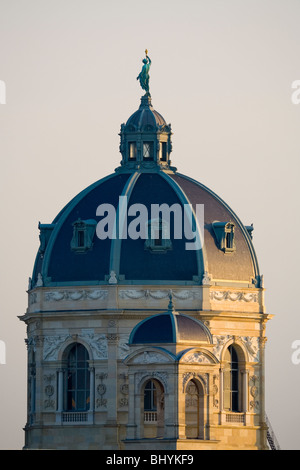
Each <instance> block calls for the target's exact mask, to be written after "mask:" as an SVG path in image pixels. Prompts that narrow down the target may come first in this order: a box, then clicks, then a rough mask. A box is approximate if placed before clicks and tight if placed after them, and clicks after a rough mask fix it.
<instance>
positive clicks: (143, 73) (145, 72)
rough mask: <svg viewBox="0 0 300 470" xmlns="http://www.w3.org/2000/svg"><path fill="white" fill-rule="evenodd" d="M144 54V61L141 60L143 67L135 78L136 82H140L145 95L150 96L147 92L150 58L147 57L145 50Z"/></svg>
mask: <svg viewBox="0 0 300 470" xmlns="http://www.w3.org/2000/svg"><path fill="white" fill-rule="evenodd" d="M145 53H146V59H143V64H144V65H143V67H142V71H141V73H140V74H139V76H138V77H137V80H139V81H140V85H141V87H142V89H143V90H145V91H146V94H147V95H150V92H149V78H150V77H149V69H150V65H151V60H150V57H148V55H147V54H148V51H147V49H146V50H145Z"/></svg>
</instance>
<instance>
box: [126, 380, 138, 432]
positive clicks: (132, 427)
mask: <svg viewBox="0 0 300 470" xmlns="http://www.w3.org/2000/svg"><path fill="white" fill-rule="evenodd" d="M128 380H129V389H128V392H129V397H128V424H127V436H126V437H127V439H136V430H137V424H136V422H135V389H134V374H130V375H129V378H128Z"/></svg>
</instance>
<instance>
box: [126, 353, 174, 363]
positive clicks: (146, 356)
mask: <svg viewBox="0 0 300 470" xmlns="http://www.w3.org/2000/svg"><path fill="white" fill-rule="evenodd" d="M159 362H169V360H168V359H167V358H166V356H163V355H162V354H160V353H156V352H152V351H144V352H142V353H141V354H138V355H137V356H136V357H135V358H134V359H133V361H132V363H133V364H156V363H159Z"/></svg>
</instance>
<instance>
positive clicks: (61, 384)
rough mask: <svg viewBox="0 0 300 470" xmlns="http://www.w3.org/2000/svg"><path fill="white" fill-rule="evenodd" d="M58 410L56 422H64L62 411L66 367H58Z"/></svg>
mask: <svg viewBox="0 0 300 470" xmlns="http://www.w3.org/2000/svg"><path fill="white" fill-rule="evenodd" d="M57 381H58V384H57V411H56V422H57V423H61V422H62V412H63V409H64V369H62V368H61V369H58V372H57Z"/></svg>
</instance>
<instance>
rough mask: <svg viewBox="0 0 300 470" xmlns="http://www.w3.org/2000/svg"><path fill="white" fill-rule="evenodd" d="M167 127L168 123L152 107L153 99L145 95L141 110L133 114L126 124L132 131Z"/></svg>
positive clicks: (142, 99)
mask: <svg viewBox="0 0 300 470" xmlns="http://www.w3.org/2000/svg"><path fill="white" fill-rule="evenodd" d="M165 125H166V121H165V120H164V118H163V117H162V115H161V114H159V113H158V112H157V111H155V109H154V108H153V106H152V103H151V98H150V96H149V95H145V96H143V97H142V98H141V104H140V107H139V109H138V110H137V111H136V112H135V113H133V114H132V115H131V116H130V118H129V119H128V120H127V122H126V128H127V129H129V130H130V127H131V126H132V129H134V130H136V129H143V128H144V129H145V128H149V126H151V127H153V128H156V127H157V126H158V127H163V126H165Z"/></svg>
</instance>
